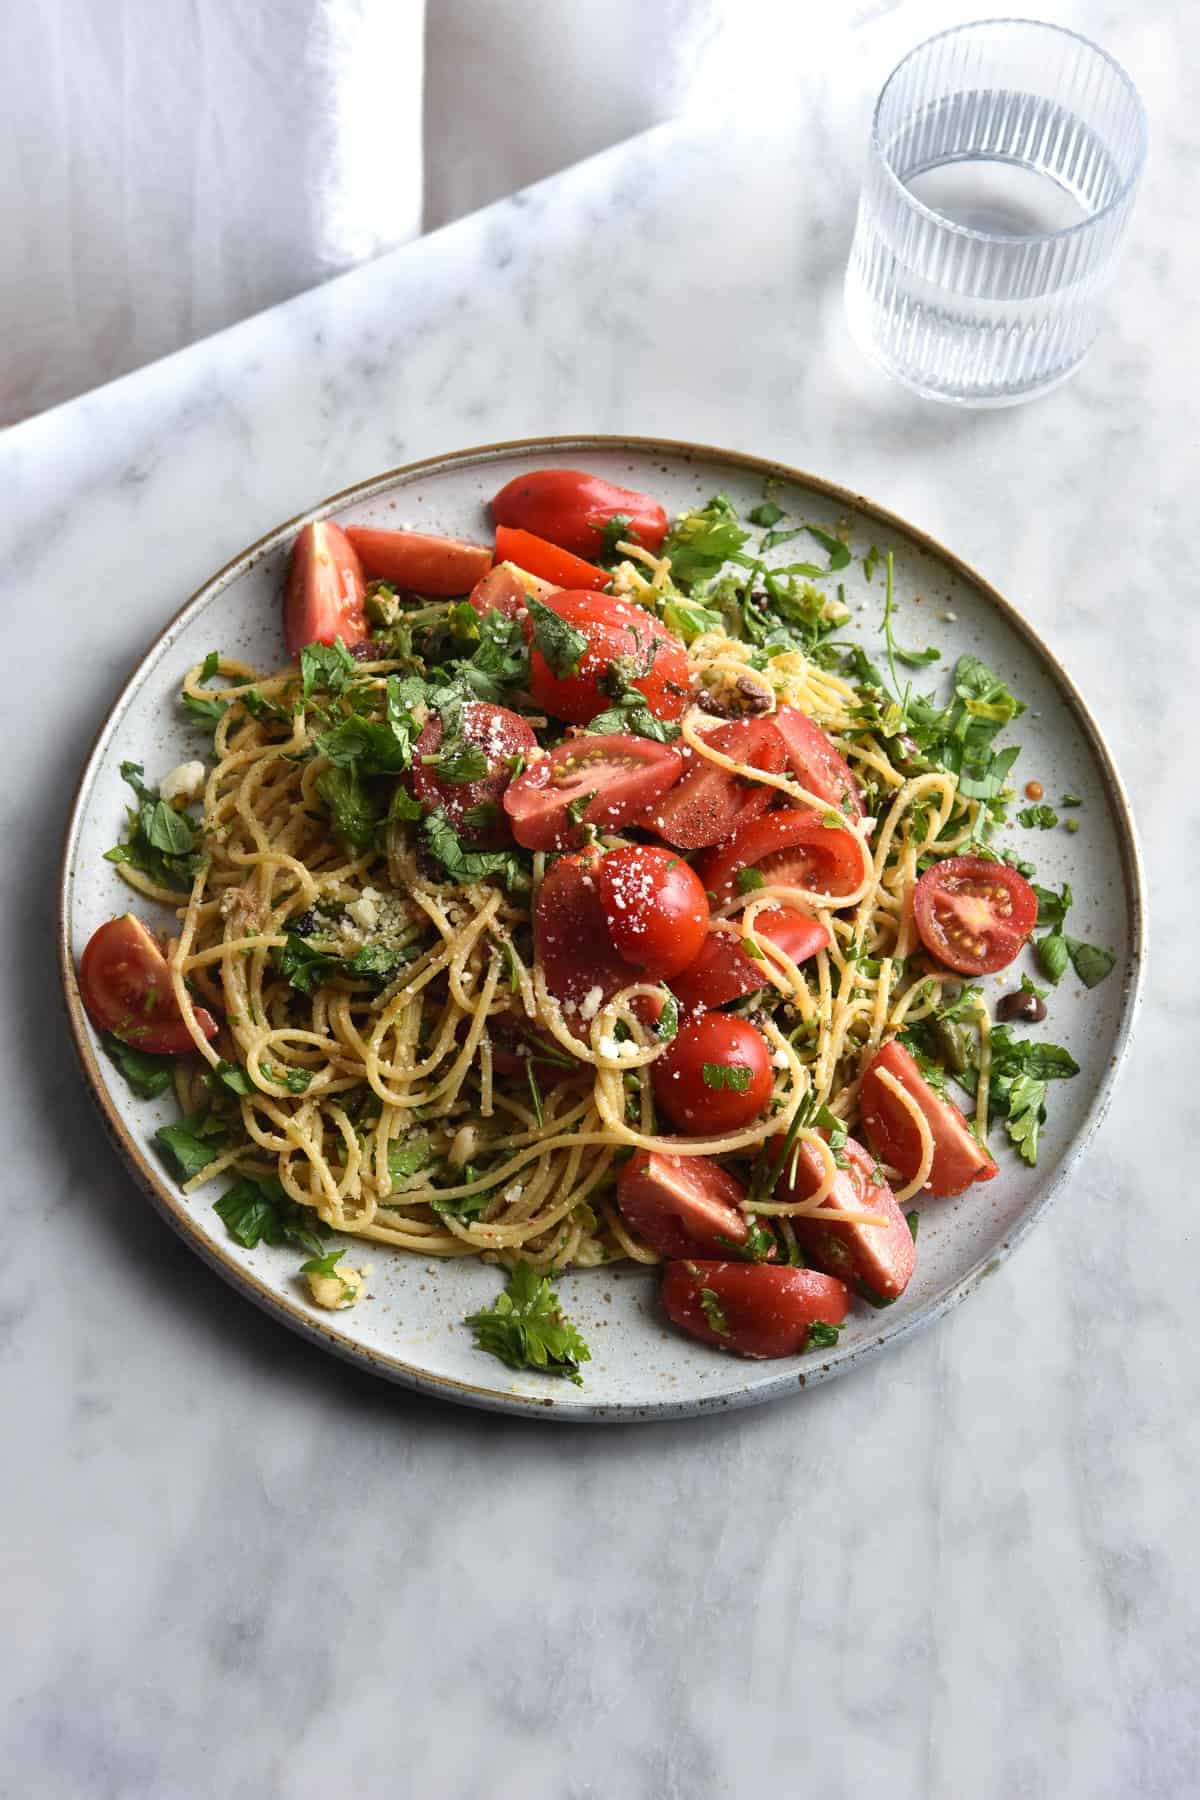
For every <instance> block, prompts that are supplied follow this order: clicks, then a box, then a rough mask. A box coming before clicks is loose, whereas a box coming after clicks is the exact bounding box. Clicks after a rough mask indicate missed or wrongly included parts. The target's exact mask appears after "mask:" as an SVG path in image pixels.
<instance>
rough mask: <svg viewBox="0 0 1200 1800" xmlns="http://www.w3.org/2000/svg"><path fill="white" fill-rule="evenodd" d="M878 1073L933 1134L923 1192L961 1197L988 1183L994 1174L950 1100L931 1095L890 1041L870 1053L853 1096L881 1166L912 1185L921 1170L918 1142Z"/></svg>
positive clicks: (910, 1062)
mask: <svg viewBox="0 0 1200 1800" xmlns="http://www.w3.org/2000/svg"><path fill="white" fill-rule="evenodd" d="M880 1070H886V1072H887V1073H888V1074H889V1075H892V1076H894V1078H895V1079H896V1080H897V1081H898V1082H899V1083H900V1085H901V1087H902V1088H903V1089H904V1090H905V1092H906V1093H908V1094H910V1095H911V1096H912V1098H913V1099H914V1100H915V1101H916V1103H917V1105H918V1106H919V1107H920V1109H921V1111H922V1112H923V1113H924V1115H925V1119H926V1122H927V1124H928V1126H929V1129H930V1131H931V1132H932V1133H933V1166H932V1167H931V1169H930V1171H929V1179H928V1180H927V1181H926V1183H925V1187H924V1190H923V1191H924V1192H926V1193H929V1194H961V1193H963V1192H964V1191H965V1190H966V1189H967V1188H969V1187H970V1185H971V1183H972V1182H973V1181H990V1180H991V1179H992V1176H993V1175H995V1174H997V1173H998V1172H999V1171H998V1170H997V1168H996V1164H995V1163H994V1162H993V1161H992V1158H991V1157H990V1156H989V1155H988V1153H987V1151H986V1150H985V1149H984V1147H983V1145H982V1144H981V1143H980V1142H979V1140H978V1139H977V1138H976V1137H975V1136H974V1135H973V1134H972V1132H971V1131H970V1129H969V1127H968V1125H967V1121H966V1120H965V1119H964V1118H963V1115H962V1113H961V1112H960V1111H959V1109H958V1107H957V1106H955V1105H954V1103H953V1101H951V1100H942V1099H940V1098H939V1097H938V1095H937V1094H935V1093H934V1091H933V1089H932V1088H931V1087H930V1085H929V1083H928V1082H927V1081H926V1080H925V1077H924V1076H923V1075H922V1074H921V1071H920V1069H918V1067H917V1065H916V1063H915V1061H914V1060H913V1058H912V1057H911V1056H910V1055H909V1053H908V1051H907V1050H906V1049H905V1048H904V1045H903V1044H898V1043H897V1042H896V1041H895V1039H894V1038H893V1039H892V1040H891V1041H890V1042H889V1043H886V1044H884V1045H883V1046H882V1048H881V1049H879V1050H877V1051H876V1052H875V1055H874V1057H873V1058H872V1059H871V1061H870V1062H869V1063H868V1065H867V1068H866V1071H865V1073H864V1075H863V1078H862V1082H861V1084H860V1086H859V1090H858V1103H859V1107H860V1109H861V1111H862V1122H863V1130H864V1131H865V1133H866V1136H867V1142H868V1143H869V1144H870V1146H871V1148H872V1150H873V1151H874V1152H875V1154H876V1156H878V1157H879V1158H880V1160H881V1161H883V1162H885V1163H888V1164H889V1165H890V1166H891V1167H892V1168H893V1169H898V1170H899V1172H900V1174H901V1175H902V1176H903V1177H904V1179H905V1181H906V1182H907V1181H911V1180H912V1178H913V1176H914V1175H915V1174H916V1172H917V1170H918V1169H919V1168H920V1166H921V1138H920V1134H919V1132H918V1131H917V1128H916V1126H915V1125H914V1123H913V1121H912V1119H911V1118H910V1117H909V1114H908V1111H907V1108H906V1107H905V1105H904V1103H903V1101H901V1100H898V1099H897V1098H896V1096H895V1094H893V1093H891V1092H889V1090H888V1089H887V1088H886V1087H885V1086H884V1085H883V1083H882V1082H881V1081H880V1080H879V1072H880Z"/></svg>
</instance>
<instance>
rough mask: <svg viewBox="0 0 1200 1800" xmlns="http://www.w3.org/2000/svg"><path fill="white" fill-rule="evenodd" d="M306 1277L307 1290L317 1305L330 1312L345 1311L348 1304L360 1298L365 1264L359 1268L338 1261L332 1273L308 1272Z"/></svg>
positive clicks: (365, 1276)
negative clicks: (317, 1273)
mask: <svg viewBox="0 0 1200 1800" xmlns="http://www.w3.org/2000/svg"><path fill="white" fill-rule="evenodd" d="M306 1279H307V1281H308V1286H309V1292H310V1293H311V1294H312V1297H313V1299H314V1300H315V1301H316V1303H317V1305H318V1306H324V1307H327V1308H328V1310H329V1311H330V1312H345V1310H346V1308H347V1307H348V1306H353V1305H354V1303H355V1301H356V1300H359V1299H361V1298H362V1291H363V1287H364V1285H365V1283H366V1279H367V1265H366V1264H365V1263H364V1264H363V1266H362V1268H361V1269H351V1268H347V1267H346V1266H345V1265H344V1264H343V1263H339V1264H338V1265H337V1269H336V1272H335V1273H334V1274H332V1275H316V1274H311V1273H310V1274H309V1275H308V1276H307V1277H306Z"/></svg>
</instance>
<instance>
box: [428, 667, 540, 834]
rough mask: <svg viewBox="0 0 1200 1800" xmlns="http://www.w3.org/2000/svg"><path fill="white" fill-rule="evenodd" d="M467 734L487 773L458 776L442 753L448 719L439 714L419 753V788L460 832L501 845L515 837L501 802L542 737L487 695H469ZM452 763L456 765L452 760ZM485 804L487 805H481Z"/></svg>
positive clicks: (464, 720)
mask: <svg viewBox="0 0 1200 1800" xmlns="http://www.w3.org/2000/svg"><path fill="white" fill-rule="evenodd" d="M462 735H463V740H464V743H465V744H466V745H467V746H468V748H469V750H476V751H481V752H482V753H483V756H484V757H485V758H486V761H487V773H486V774H485V775H476V776H475V777H474V778H472V779H470V780H466V781H455V780H453V779H452V774H451V773H448V772H446V770H445V769H442V770H439V767H438V763H437V761H431V762H426V761H425V758H426V757H433V758H437V757H439V756H440V753H441V748H442V721H441V720H440V719H439V718H438V716H437V714H436V713H434V714H433V716H432V717H431V718H430V719H429V722H428V723H427V724H426V726H425V728H424V730H423V731H422V733H421V735H420V737H419V738H418V739H417V743H416V748H415V750H414V752H413V764H412V784H413V792H414V793H415V794H416V796H417V799H418V800H419V801H420V802H421V804H422V806H427V807H429V808H430V810H432V809H433V808H434V807H435V806H440V807H443V808H444V809H445V812H446V816H447V818H448V819H449V820H450V822H451V824H452V825H453V826H454V828H455V830H456V831H460V832H461V833H462V835H463V836H464V837H467V838H470V840H471V842H472V843H474V844H480V845H483V846H485V847H488V848H491V849H498V848H500V847H501V846H502V845H504V844H506V843H508V842H509V831H508V821H507V819H506V817H505V813H504V809H503V807H502V805H501V801H502V799H503V798H504V797H505V793H506V789H507V787H508V784H509V782H510V781H511V780H512V765H513V762H514V760H515V759H516V758H517V757H518V756H524V755H526V754H527V753H528V752H529V751H530V750H535V749H536V748H537V739H536V738H535V737H534V735H533V732H532V730H531V729H530V727H529V726H528V725H527V724H526V723H525V720H524V719H523V718H521V716H520V714H519V713H515V712H510V711H509V709H508V707H507V706H493V705H492V704H491V703H490V702H489V701H487V700H468V701H467V702H466V704H465V705H464V707H463V709H462ZM451 766H452V765H451ZM481 809H484V810H481Z"/></svg>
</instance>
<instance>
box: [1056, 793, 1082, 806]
mask: <svg viewBox="0 0 1200 1800" xmlns="http://www.w3.org/2000/svg"><path fill="white" fill-rule="evenodd" d="M1058 804H1059V805H1060V806H1082V805H1083V801H1082V800H1081V799H1080V798H1079V795H1078V794H1064V795H1063V797H1062V799H1061V800H1060V801H1059V803H1058Z"/></svg>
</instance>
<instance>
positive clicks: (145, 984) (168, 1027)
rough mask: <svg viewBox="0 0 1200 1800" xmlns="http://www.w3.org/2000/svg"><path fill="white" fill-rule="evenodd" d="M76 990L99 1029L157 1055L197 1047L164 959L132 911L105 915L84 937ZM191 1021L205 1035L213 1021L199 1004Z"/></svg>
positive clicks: (213, 1027)
mask: <svg viewBox="0 0 1200 1800" xmlns="http://www.w3.org/2000/svg"><path fill="white" fill-rule="evenodd" d="M79 992H80V995H81V997H82V999H83V1004H84V1006H85V1007H86V1008H87V1011H88V1016H89V1017H90V1019H91V1021H92V1023H93V1025H95V1026H96V1027H97V1028H98V1029H99V1030H100V1031H111V1032H113V1033H114V1035H115V1036H117V1037H119V1038H120V1039H121V1040H122V1041H123V1042H124V1043H126V1044H133V1045H135V1046H136V1048H137V1049H139V1050H150V1051H153V1052H154V1054H155V1055H159V1056H181V1055H184V1054H186V1052H187V1051H189V1050H194V1049H195V1048H196V1046H195V1043H194V1042H193V1039H192V1034H191V1032H190V1031H189V1030H188V1028H187V1026H186V1025H185V1024H184V1022H183V1014H182V1013H181V1012H180V1010H179V1006H178V1004H177V1002H176V999H175V995H174V992H173V991H172V988H171V976H170V971H169V970H168V968H167V959H166V957H165V956H164V955H163V953H162V950H161V949H160V948H159V944H158V940H157V939H156V938H154V937H153V936H151V934H150V932H149V931H147V929H146V927H145V926H144V925H143V924H142V921H141V920H140V919H135V918H134V916H133V914H132V913H126V914H125V915H124V917H123V918H120V919H109V920H108V921H107V923H106V924H104V925H101V926H100V927H99V929H98V930H96V931H94V932H93V933H92V935H91V937H90V938H89V939H88V942H87V948H86V949H85V950H84V953H83V955H82V957H81V958H80V962H79ZM195 1013H196V1023H197V1025H198V1026H199V1027H200V1031H201V1033H202V1034H203V1036H204V1037H206V1038H214V1037H216V1035H217V1022H216V1020H215V1019H214V1018H213V1016H212V1014H211V1013H210V1012H207V1011H206V1010H205V1008H204V1007H203V1006H197V1007H196V1009H195Z"/></svg>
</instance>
